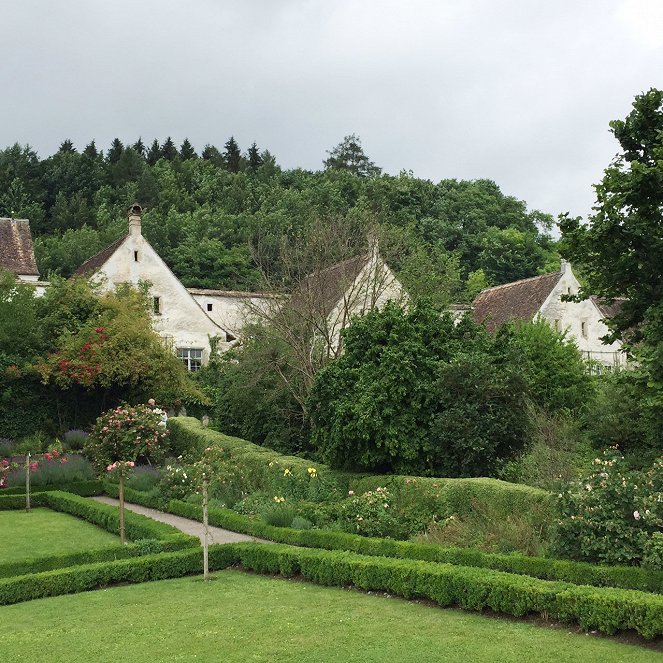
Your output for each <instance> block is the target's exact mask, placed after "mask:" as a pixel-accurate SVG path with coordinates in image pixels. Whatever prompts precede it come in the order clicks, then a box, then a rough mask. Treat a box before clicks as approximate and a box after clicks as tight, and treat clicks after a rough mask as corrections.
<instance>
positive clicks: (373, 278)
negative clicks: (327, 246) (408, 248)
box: [290, 242, 409, 356]
mask: <svg viewBox="0 0 663 663" xmlns="http://www.w3.org/2000/svg"><path fill="white" fill-rule="evenodd" d="M408 300H409V297H408V295H407V293H406V291H405V288H404V287H403V285H402V284H401V282H400V281H399V280H398V279H397V278H396V275H395V274H394V273H393V272H392V270H391V269H390V268H389V266H388V265H387V263H386V262H385V261H384V260H383V259H382V257H381V256H380V252H379V250H378V246H377V242H373V243H372V245H371V248H370V251H369V252H368V253H367V254H364V255H361V256H356V257H354V258H350V259H349V260H345V261H343V262H340V263H338V264H336V265H333V266H331V267H328V268H327V269H322V270H319V271H317V272H314V273H312V274H310V275H309V276H307V277H306V278H305V279H303V280H302V281H301V282H300V283H299V284H298V285H297V287H296V288H295V291H294V292H293V295H292V305H291V307H290V308H291V309H292V310H293V311H294V312H296V313H297V314H298V315H299V317H300V318H301V321H302V323H304V325H305V327H307V328H308V329H309V330H310V331H312V332H313V334H314V335H315V336H316V337H317V338H318V339H319V340H321V341H322V343H323V344H324V345H325V346H326V348H327V353H328V354H329V355H330V356H337V355H338V354H340V352H341V351H342V346H341V331H342V330H343V329H345V328H346V327H347V326H348V325H349V324H350V322H351V320H352V318H353V317H354V316H356V315H365V314H366V313H368V312H369V311H372V310H373V309H378V308H380V307H382V306H384V304H385V303H386V302H388V301H396V302H398V303H405V302H407V301H408Z"/></svg>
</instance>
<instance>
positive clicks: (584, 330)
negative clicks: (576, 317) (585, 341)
mask: <svg viewBox="0 0 663 663" xmlns="http://www.w3.org/2000/svg"><path fill="white" fill-rule="evenodd" d="M580 333H581V334H582V337H583V338H587V322H586V321H585V320H583V321H582V322H581V323H580Z"/></svg>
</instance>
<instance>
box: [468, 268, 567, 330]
mask: <svg viewBox="0 0 663 663" xmlns="http://www.w3.org/2000/svg"><path fill="white" fill-rule="evenodd" d="M561 277H562V272H553V273H552V274H543V275H541V276H534V277H532V278H529V279H522V280H520V281H514V282H513V283H506V284H504V285H498V286H496V287H495V288H488V289H487V290H483V291H482V292H480V293H479V295H478V296H477V298H476V299H475V300H474V311H473V314H474V319H475V320H476V321H477V322H485V324H486V327H487V328H488V329H489V330H491V331H492V330H494V329H496V328H497V327H499V326H500V325H502V324H504V323H505V322H508V321H509V320H532V318H534V316H535V315H536V313H537V311H538V310H539V309H540V308H541V306H542V305H543V303H544V302H545V301H546V298H547V297H548V295H549V294H550V293H551V292H552V290H553V288H554V287H555V286H556V285H557V284H558V283H559V280H560V278H561Z"/></svg>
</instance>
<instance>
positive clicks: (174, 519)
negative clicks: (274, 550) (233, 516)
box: [92, 495, 273, 543]
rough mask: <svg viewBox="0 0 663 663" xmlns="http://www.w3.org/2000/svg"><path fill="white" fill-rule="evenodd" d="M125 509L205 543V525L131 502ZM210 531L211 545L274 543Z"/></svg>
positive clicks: (104, 499) (107, 500) (217, 529)
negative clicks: (244, 542) (174, 528)
mask: <svg viewBox="0 0 663 663" xmlns="http://www.w3.org/2000/svg"><path fill="white" fill-rule="evenodd" d="M92 499H93V500H97V502H103V503H104V504H110V505H111V506H118V505H119V504H120V501H119V500H116V499H115V498H113V497H106V496H105V495H102V496H99V497H93V498H92ZM124 507H125V509H128V510H129V511H134V512H136V513H140V514H141V515H142V516H147V517H148V518H152V519H153V520H158V521H159V522H162V523H166V524H167V525H172V526H173V527H176V528H177V529H178V530H180V531H182V532H184V533H185V534H191V535H192V536H197V537H198V538H199V539H200V542H201V543H202V542H203V537H204V534H203V524H202V523H199V522H198V521H196V520H190V519H189V518H182V517H181V516H175V515H173V514H172V513H165V512H164V511H157V510H156V509H149V508H147V507H145V506H140V505H139V504H130V503H129V502H125V503H124ZM208 530H209V534H210V543H238V542H243V541H252V542H257V543H273V541H266V540H265V539H258V538H256V537H254V536H248V535H246V534H238V533H237V532H231V531H230V530H227V529H221V528H220V527H212V525H210V526H209V527H208Z"/></svg>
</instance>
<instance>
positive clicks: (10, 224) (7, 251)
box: [0, 218, 48, 296]
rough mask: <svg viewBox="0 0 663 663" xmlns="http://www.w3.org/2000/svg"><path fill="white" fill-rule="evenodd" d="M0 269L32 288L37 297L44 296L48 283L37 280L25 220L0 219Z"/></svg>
mask: <svg viewBox="0 0 663 663" xmlns="http://www.w3.org/2000/svg"><path fill="white" fill-rule="evenodd" d="M0 269H5V270H7V271H8V272H11V273H12V274H14V275H15V276H16V280H17V281H19V282H21V283H24V284H27V285H30V286H32V287H34V289H35V293H36V294H37V296H41V295H43V294H44V289H45V288H46V287H47V286H48V283H46V282H45V281H40V280H39V270H38V269H37V263H36V262H35V254H34V250H33V248H32V234H31V232H30V222H29V221H28V220H27V219H6V218H2V219H0Z"/></svg>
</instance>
